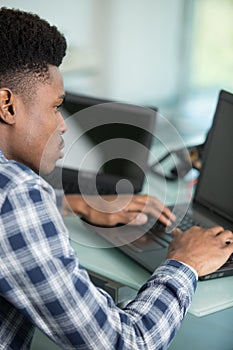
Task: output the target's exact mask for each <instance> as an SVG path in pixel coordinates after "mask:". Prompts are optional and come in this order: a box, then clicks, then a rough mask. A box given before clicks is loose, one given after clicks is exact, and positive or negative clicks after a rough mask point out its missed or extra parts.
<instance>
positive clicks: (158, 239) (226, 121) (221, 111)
mask: <svg viewBox="0 0 233 350" xmlns="http://www.w3.org/2000/svg"><path fill="white" fill-rule="evenodd" d="M232 151H233V94H231V93H229V92H227V91H224V90H222V91H220V93H219V98H218V103H217V106H216V111H215V115H214V119H213V125H212V128H211V131H210V132H209V134H208V139H207V142H206V144H205V149H204V154H203V164H202V168H201V170H200V175H199V179H198V183H197V186H196V189H195V193H194V197H193V200H192V203H191V205H189V207H188V211H187V210H185V208H187V204H184V205H182V204H181V205H178V206H177V205H176V206H175V208H176V210H177V209H178V210H177V211H176V212H175V214H176V215H177V218H178V222H179V224H177V225H178V227H180V228H181V229H182V230H186V229H187V228H189V227H191V226H193V225H194V224H195V225H200V226H204V227H211V226H214V225H222V226H223V227H224V228H225V229H230V230H233V156H232ZM184 211H185V212H186V215H185V216H184ZM179 212H181V213H182V215H181V216H182V217H183V218H182V217H180V215H179ZM181 219H182V220H181ZM154 221H155V220H154ZM95 230H97V231H98V233H99V234H101V235H102V236H104V235H105V237H106V232H108V231H109V236H108V238H107V239H108V240H111V242H112V243H113V244H114V246H117V247H118V248H119V249H120V250H121V251H123V252H124V253H125V254H127V255H128V256H130V257H131V258H132V259H134V260H135V261H137V262H138V263H139V264H140V265H142V266H143V267H145V268H146V269H147V270H148V271H150V272H153V271H154V270H155V268H156V267H158V266H159V264H160V263H161V262H162V261H163V260H164V259H165V258H166V255H167V248H168V245H169V243H170V242H171V240H172V235H171V234H170V232H169V230H167V229H166V228H165V227H163V225H162V224H159V222H158V221H157V222H156V223H155V224H153V223H151V222H150V220H149V222H148V223H147V224H146V225H144V226H141V227H129V226H120V227H115V228H114V229H112V228H111V230H108V231H107V230H105V229H104V228H95ZM134 238H136V239H134ZM232 275H233V256H231V257H230V258H229V260H228V261H227V263H225V264H224V265H223V266H222V267H221V268H220V269H219V270H217V271H216V272H214V273H211V274H208V275H206V276H203V277H201V278H200V280H209V279H214V278H220V277H224V276H232Z"/></svg>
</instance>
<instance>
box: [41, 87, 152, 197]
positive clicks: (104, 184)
mask: <svg viewBox="0 0 233 350" xmlns="http://www.w3.org/2000/svg"><path fill="white" fill-rule="evenodd" d="M61 111H62V113H63V115H64V117H65V118H66V119H67V124H68V131H67V133H66V134H65V135H64V138H67V140H66V144H67V150H65V153H66V155H65V158H64V160H62V164H58V166H57V167H56V168H55V170H54V172H53V173H52V174H50V175H49V176H47V177H46V180H47V181H48V182H49V183H50V184H51V185H52V186H53V187H55V188H63V189H64V191H65V193H66V194H68V193H83V194H100V195H103V194H116V193H132V192H133V193H138V192H140V191H141V190H142V186H143V183H144V179H145V173H146V172H147V170H148V157H149V151H150V148H151V144H152V142H153V132H154V127H155V119H156V112H157V109H156V108H154V109H152V108H147V107H143V106H135V105H131V104H126V103H120V102H112V101H109V100H104V99H98V98H94V97H90V96H84V95H78V94H74V93H70V92H67V93H66V96H65V101H64V103H63V105H62V107H61ZM70 134H71V136H70ZM72 137H73V138H74V141H73V140H72ZM84 142H85V145H86V146H85V147H86V148H83V144H84ZM73 145H74V149H77V150H76V151H75V152H76V153H75V152H74V151H73V150H72V147H73ZM95 150H98V153H97V151H96V155H95ZM71 152H73V153H74V154H73V155H72V162H69V163H71V164H70V165H69V164H68V165H67V164H66V159H67V157H68V156H69V154H71ZM82 152H83V153H82ZM89 155H90V158H91V157H92V158H91V159H93V157H94V160H95V161H96V163H98V164H100V166H98V167H96V169H92V170H90V169H89V168H88V166H86V167H85V160H86V159H88V157H89ZM98 157H99V158H100V161H98ZM80 158H81V159H83V161H82V162H79V161H78V160H77V159H80ZM86 163H87V162H86Z"/></svg>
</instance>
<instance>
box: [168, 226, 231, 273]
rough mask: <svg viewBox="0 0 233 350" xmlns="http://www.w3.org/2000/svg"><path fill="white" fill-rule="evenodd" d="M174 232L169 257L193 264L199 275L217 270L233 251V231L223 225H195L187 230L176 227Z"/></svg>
mask: <svg viewBox="0 0 233 350" xmlns="http://www.w3.org/2000/svg"><path fill="white" fill-rule="evenodd" d="M173 234H174V239H173V241H172V243H171V244H170V247H169V250H168V259H175V260H178V261H180V262H183V263H186V264H188V265H190V266H192V267H193V268H194V269H195V270H196V271H197V273H198V276H204V275H206V274H208V273H211V272H214V271H216V270H217V269H218V268H219V267H221V266H222V265H223V264H224V263H225V262H226V261H227V259H228V258H229V256H230V255H231V254H232V253H233V233H232V232H231V231H229V230H224V228H223V227H221V226H215V227H212V228H208V229H204V228H202V227H199V226H193V227H191V228H190V229H189V230H187V231H186V232H182V231H181V230H179V229H175V230H174V231H173Z"/></svg>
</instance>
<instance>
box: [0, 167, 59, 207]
mask: <svg viewBox="0 0 233 350" xmlns="http://www.w3.org/2000/svg"><path fill="white" fill-rule="evenodd" d="M22 188H24V189H26V188H28V190H32V189H40V190H42V189H43V190H45V191H46V192H49V193H50V194H51V195H52V196H54V191H53V189H52V187H51V186H50V185H49V184H48V183H47V182H46V181H45V180H44V179H43V178H42V177H41V176H39V175H38V174H36V173H35V172H34V171H33V170H31V169H30V168H29V167H27V166H25V165H24V164H21V163H19V162H16V161H6V162H4V163H0V195H1V199H0V206H1V204H2V201H4V198H5V197H6V196H7V195H8V194H9V193H10V192H12V190H13V191H20V189H22Z"/></svg>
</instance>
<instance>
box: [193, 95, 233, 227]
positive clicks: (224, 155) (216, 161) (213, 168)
mask: <svg viewBox="0 0 233 350" xmlns="http://www.w3.org/2000/svg"><path fill="white" fill-rule="evenodd" d="M232 153H233V95H232V94H230V93H228V92H226V91H223V90H222V91H221V92H220V94H219V99H218V104H217V107H216V111H215V115H214V119H213V125H212V128H211V131H210V133H209V136H208V140H207V143H206V146H205V151H204V159H203V166H202V169H201V174H200V178H199V181H198V185H197V189H196V193H195V199H194V202H197V203H200V204H202V205H204V206H206V207H208V209H211V210H212V211H213V212H215V213H217V214H219V215H221V216H223V217H224V218H226V219H228V220H230V221H233V155H232Z"/></svg>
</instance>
